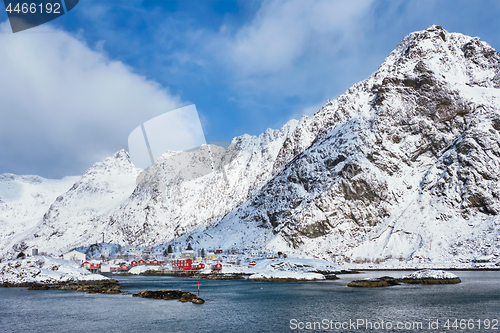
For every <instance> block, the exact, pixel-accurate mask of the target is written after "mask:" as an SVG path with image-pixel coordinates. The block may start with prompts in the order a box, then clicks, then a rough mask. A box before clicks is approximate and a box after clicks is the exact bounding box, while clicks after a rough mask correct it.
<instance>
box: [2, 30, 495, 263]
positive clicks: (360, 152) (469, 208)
mask: <svg viewBox="0 0 500 333" xmlns="http://www.w3.org/2000/svg"><path fill="white" fill-rule="evenodd" d="M499 131H500V55H499V54H498V53H497V52H496V51H495V50H494V49H493V48H491V46H489V45H488V44H487V43H485V42H482V41H480V40H479V38H472V37H468V36H464V35H462V34H458V33H449V32H447V31H446V30H444V29H443V28H441V27H439V26H431V27H429V28H428V29H427V30H424V31H419V32H414V33H411V34H410V35H408V36H406V37H405V38H404V39H403V40H402V41H401V42H400V44H399V45H398V46H397V48H396V49H395V50H394V51H393V52H392V53H391V54H390V55H389V56H388V57H387V58H386V59H385V61H384V62H383V63H382V65H381V66H380V67H379V69H378V70H377V71H376V72H375V73H374V74H372V75H371V76H370V77H369V78H367V79H366V80H364V81H362V82H360V83H357V84H355V85H354V86H353V87H351V88H349V89H348V90H347V92H346V93H345V94H343V95H341V96H339V97H338V98H337V99H335V100H333V101H328V102H327V104H326V105H325V106H324V107H323V108H322V109H321V110H319V111H318V112H317V113H316V114H315V115H314V116H312V117H304V118H302V119H301V120H300V121H296V120H291V121H290V122H288V123H287V124H286V125H285V126H284V127H283V128H282V129H280V130H270V129H269V130H267V131H266V132H265V133H263V134H262V135H260V136H259V137H254V136H249V135H243V136H241V137H237V138H235V139H234V140H233V142H232V145H231V146H230V147H229V148H228V149H227V150H224V149H222V150H219V149H217V148H214V149H213V151H212V153H213V156H215V157H216V159H218V160H221V159H222V160H224V161H226V162H225V164H224V165H222V168H218V169H217V171H216V172H211V173H209V174H205V175H204V174H202V173H200V174H199V175H198V176H197V177H191V178H189V177H186V175H185V174H183V173H182V172H180V171H179V170H181V169H182V170H184V169H186V168H190V167H191V166H193V165H208V163H210V161H208V160H207V155H206V154H204V153H203V151H202V149H200V150H199V151H195V152H189V153H187V155H184V156H183V158H182V160H181V159H179V155H178V154H177V153H173V152H168V153H166V154H164V155H163V156H162V157H161V158H160V159H159V160H158V161H157V162H156V163H155V165H153V166H152V167H151V168H150V169H149V170H148V171H147V172H144V173H142V174H141V175H140V176H139V174H140V172H141V170H139V169H136V168H134V166H133V165H132V164H131V163H130V160H129V158H128V155H127V153H126V152H124V151H121V152H118V153H117V154H115V156H114V157H112V158H108V159H107V160H105V161H104V162H102V163H98V164H96V165H94V166H93V167H92V168H91V169H89V171H87V173H86V174H85V175H84V176H83V177H82V178H81V179H80V180H79V181H77V182H76V183H75V185H74V186H73V188H71V189H69V190H68V191H66V192H64V191H62V192H61V195H60V196H59V197H58V198H57V199H56V200H55V202H53V204H52V205H51V206H50V207H49V208H45V209H46V212H45V213H44V215H43V217H42V214H41V211H42V210H43V209H42V208H41V206H40V208H39V209H38V208H37V209H38V210H36V212H35V210H33V212H31V211H30V213H29V215H30V216H32V217H33V218H35V217H37V216H38V219H39V221H38V223H36V225H35V224H33V223H31V224H30V225H29V226H27V227H26V228H21V229H19V230H18V231H17V232H16V234H15V235H14V236H12V239H14V241H13V240H9V241H5V240H4V241H3V242H4V243H3V244H0V245H2V248H4V250H2V251H3V252H2V253H1V255H3V256H12V255H13V254H14V253H15V251H14V250H13V249H12V246H13V245H15V244H18V243H19V242H20V241H22V240H24V241H25V242H26V244H28V245H29V246H37V247H38V248H40V249H44V251H48V252H52V253H59V252H61V251H65V250H68V249H70V248H72V247H77V246H85V245H90V244H92V243H98V242H101V241H102V238H103V234H104V238H105V241H106V242H109V243H116V244H121V245H127V244H134V245H144V246H158V247H159V248H162V247H164V246H166V244H167V243H169V242H172V241H173V240H175V242H176V243H177V244H183V245H184V244H187V243H188V242H190V243H192V245H193V246H199V247H205V248H206V249H208V248H219V247H220V248H225V249H230V248H235V249H247V250H248V249H251V248H259V249H262V248H266V249H267V250H269V251H282V252H287V253H295V254H303V253H307V254H310V255H315V256H318V257H322V258H326V259H329V260H333V261H336V262H337V263H341V264H353V263H362V262H364V263H367V262H368V263H370V262H384V261H385V262H387V261H396V262H399V261H400V262H401V263H410V264H417V263H440V262H442V263H469V262H471V260H473V259H474V258H478V257H488V258H491V259H489V260H492V261H493V262H494V263H495V262H500V259H498V256H499V255H500V252H499V250H498V248H499V245H500V226H499V225H500V218H499V215H498V214H499V213H500V185H499V183H498V181H499V177H500V134H499ZM176 158H177V160H176ZM172 161H174V162H175V163H173V162H172ZM212 162H213V161H212ZM138 176H139V177H138ZM4 177H5V175H4ZM136 183H137V184H136ZM2 193H3V192H2ZM9 193H10V192H9ZM9 195H10V194H9ZM0 197H2V199H0V200H2V201H0V205H2V203H3V204H4V205H6V203H7V206H2V207H6V209H7V210H9V213H8V214H10V215H9V216H11V215H12V214H14V213H10V212H11V211H12V212H13V209H14V208H12V207H14V206H13V204H11V203H9V202H10V201H9V200H11V199H8V197H6V198H4V196H3V195H2V194H1V193H0ZM15 214H17V215H16V216H18V215H19V214H18V213H15ZM2 216H3V215H2ZM12 216H13V215H12ZM10 224H12V223H10ZM3 228H4V227H3V226H0V230H3ZM9 230H14V229H12V228H11V229H9ZM0 241H1V239H0ZM3 245H5V246H3ZM499 265H500V264H499Z"/></svg>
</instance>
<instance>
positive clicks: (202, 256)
mask: <svg viewBox="0 0 500 333" xmlns="http://www.w3.org/2000/svg"><path fill="white" fill-rule="evenodd" d="M201 258H203V259H204V258H205V249H201Z"/></svg>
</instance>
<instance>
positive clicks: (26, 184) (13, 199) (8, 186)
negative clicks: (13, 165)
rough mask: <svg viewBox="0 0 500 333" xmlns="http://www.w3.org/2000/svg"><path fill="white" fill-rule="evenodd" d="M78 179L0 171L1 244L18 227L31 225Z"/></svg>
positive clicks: (2, 247)
mask: <svg viewBox="0 0 500 333" xmlns="http://www.w3.org/2000/svg"><path fill="white" fill-rule="evenodd" d="M78 179H80V177H79V176H78V177H65V178H63V179H61V180H54V179H45V178H42V177H39V176H16V175H12V174H2V175H0V248H1V249H5V248H6V247H7V245H6V244H7V243H9V242H10V241H11V240H12V239H13V238H14V237H15V236H17V234H18V233H19V232H20V231H23V230H27V229H30V228H33V227H34V226H35V225H36V224H37V223H38V222H39V221H40V219H41V218H42V216H43V214H45V212H46V211H47V210H48V209H49V207H50V205H51V204H52V203H53V202H54V201H55V200H56V198H57V197H59V195H61V194H63V193H64V192H66V191H67V190H69V189H70V188H71V186H72V185H73V184H74V183H75V182H76V181H77V180H78Z"/></svg>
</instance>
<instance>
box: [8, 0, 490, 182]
mask: <svg viewBox="0 0 500 333" xmlns="http://www.w3.org/2000/svg"><path fill="white" fill-rule="evenodd" d="M499 14H500V1H495V0H492V1H459V0H453V1H451V0H449V1H446V0H442V1H425V0H424V1H372V0H360V1H356V0H355V1H334V0H318V1H313V0H289V1H278V0H270V1H257V0H252V1H229V0H225V1H211V0H182V1H169V0H143V1H140V0H131V1H127V0H119V1H118V0H81V1H80V3H79V4H78V5H77V6H76V7H75V8H74V9H73V10H72V11H71V12H69V13H68V14H66V15H64V16H62V17H60V18H58V19H56V20H54V21H52V22H50V23H49V24H45V25H42V26H40V27H37V28H34V29H31V30H27V31H26V32H20V33H17V34H12V33H11V32H10V26H9V24H8V22H6V20H7V16H6V13H5V12H4V11H1V12H0V22H3V23H2V24H1V25H0V73H1V75H2V80H0V81H1V82H0V174H1V173H14V174H38V175H41V176H44V177H48V178H61V177H63V176H67V175H78V174H82V173H84V172H85V170H86V169H88V168H89V167H90V166H91V165H92V164H93V163H95V162H98V161H100V160H102V159H104V158H105V157H106V156H109V155H111V154H113V153H114V152H116V151H117V150H119V149H122V148H125V149H126V148H127V137H128V134H129V133H130V132H131V131H132V130H133V129H134V128H135V127H136V126H138V125H139V124H140V123H142V122H144V121H146V120H148V119H151V118H153V117H155V116H158V115H160V114H162V113H164V112H167V111H170V110H172V109H175V108H177V107H180V106H183V105H187V104H191V103H194V104H196V106H197V109H198V112H199V114H200V117H201V120H202V125H203V129H204V132H205V136H206V139H207V141H208V142H218V141H231V139H232V138H233V137H235V136H238V135H242V134H244V133H248V134H251V135H259V134H260V133H262V132H263V131H264V130H265V129H266V128H268V127H271V128H279V127H281V126H282V125H283V124H284V123H285V122H286V121H288V120H289V119H291V118H300V117H301V116H302V115H303V114H308V115H311V114H313V113H314V112H315V111H317V110H318V109H319V108H320V107H321V106H322V105H323V104H324V103H325V102H326V100H327V99H334V98H336V97H337V96H338V95H339V94H342V93H343V92H344V91H345V90H347V89H348V88H349V87H350V86H351V85H353V84H354V83H356V82H358V81H361V80H363V79H365V78H366V77H368V76H369V75H370V74H371V73H373V72H374V71H375V70H376V69H377V67H378V66H379V65H380V64H381V63H382V61H383V60H384V58H385V57H386V56H387V55H388V54H389V53H390V52H391V51H392V50H393V49H394V48H395V47H396V45H397V44H398V43H399V41H400V40H401V39H402V38H403V37H404V36H405V35H407V34H408V33H410V32H413V31H416V30H423V29H426V28H427V27H428V26H429V25H431V24H438V25H442V26H443V27H444V28H445V29H446V30H448V31H450V32H460V33H463V34H467V35H471V36H478V37H480V38H481V39H482V40H484V41H486V42H488V43H489V44H490V45H492V46H493V47H494V48H495V49H497V50H499V49H500V34H499V32H500V20H498V17H500V15H499Z"/></svg>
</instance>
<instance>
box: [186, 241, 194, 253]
mask: <svg viewBox="0 0 500 333" xmlns="http://www.w3.org/2000/svg"><path fill="white" fill-rule="evenodd" d="M192 249H193V248H192V247H191V243H189V244H188V247H187V249H186V250H188V251H191V250H192Z"/></svg>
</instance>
